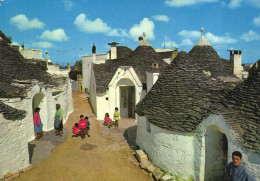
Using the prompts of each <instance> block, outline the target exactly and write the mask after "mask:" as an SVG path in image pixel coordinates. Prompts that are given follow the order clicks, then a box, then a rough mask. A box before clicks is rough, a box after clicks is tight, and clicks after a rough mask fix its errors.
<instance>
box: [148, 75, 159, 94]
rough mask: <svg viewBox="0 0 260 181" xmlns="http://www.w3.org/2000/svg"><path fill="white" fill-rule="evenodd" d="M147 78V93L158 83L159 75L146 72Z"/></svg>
mask: <svg viewBox="0 0 260 181" xmlns="http://www.w3.org/2000/svg"><path fill="white" fill-rule="evenodd" d="M146 77H147V84H146V85H147V92H149V91H150V89H151V88H152V87H153V85H154V84H155V82H156V81H157V79H158V77H159V73H150V72H146Z"/></svg>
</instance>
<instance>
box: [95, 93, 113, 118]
mask: <svg viewBox="0 0 260 181" xmlns="http://www.w3.org/2000/svg"><path fill="white" fill-rule="evenodd" d="M106 97H108V94H97V96H96V101H97V110H96V111H97V112H96V115H97V119H99V120H103V119H104V117H105V114H106V113H108V114H109V115H110V118H111V119H113V115H114V112H109V108H110V104H109V103H110V102H109V100H106Z"/></svg>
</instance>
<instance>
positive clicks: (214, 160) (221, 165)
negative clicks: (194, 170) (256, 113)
mask: <svg viewBox="0 0 260 181" xmlns="http://www.w3.org/2000/svg"><path fill="white" fill-rule="evenodd" d="M227 152H228V141H227V137H226V135H225V134H224V133H222V132H220V131H219V129H218V127H217V126H209V127H208V128H207V131H206V135H205V174H204V180H205V181H219V180H225V166H226V164H227Z"/></svg>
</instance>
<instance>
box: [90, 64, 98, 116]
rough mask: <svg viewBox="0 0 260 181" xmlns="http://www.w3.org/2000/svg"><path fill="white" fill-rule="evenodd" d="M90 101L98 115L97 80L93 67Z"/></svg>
mask: <svg viewBox="0 0 260 181" xmlns="http://www.w3.org/2000/svg"><path fill="white" fill-rule="evenodd" d="M89 102H90V105H91V108H92V110H93V112H94V113H95V114H96V115H97V98H96V81H95V75H94V71H93V67H92V69H91V76H90V87H89Z"/></svg>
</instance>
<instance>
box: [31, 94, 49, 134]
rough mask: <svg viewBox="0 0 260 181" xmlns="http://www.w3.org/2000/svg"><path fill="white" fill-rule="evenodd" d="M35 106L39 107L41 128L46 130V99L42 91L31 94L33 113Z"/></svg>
mask: <svg viewBox="0 0 260 181" xmlns="http://www.w3.org/2000/svg"><path fill="white" fill-rule="evenodd" d="M36 107H39V108H40V109H41V110H40V116H41V121H42V124H43V130H47V117H48V115H47V113H48V112H47V101H46V97H45V96H44V94H43V93H37V94H35V95H34V96H33V100H32V108H33V114H34V113H35V108H36Z"/></svg>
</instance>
